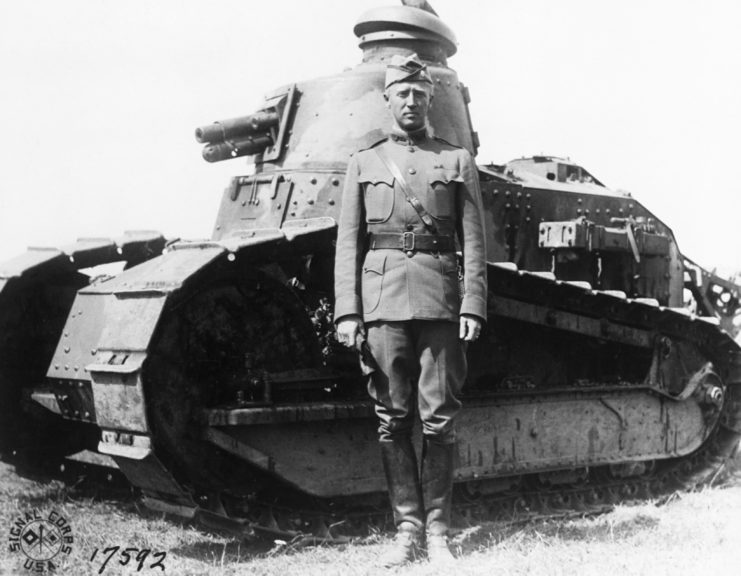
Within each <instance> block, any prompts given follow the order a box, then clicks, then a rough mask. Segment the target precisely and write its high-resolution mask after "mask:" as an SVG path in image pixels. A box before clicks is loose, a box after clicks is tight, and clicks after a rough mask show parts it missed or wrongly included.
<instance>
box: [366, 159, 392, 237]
mask: <svg viewBox="0 0 741 576" xmlns="http://www.w3.org/2000/svg"><path fill="white" fill-rule="evenodd" d="M358 182H360V183H361V184H362V185H363V189H364V192H365V219H366V222H368V223H370V224H377V223H379V222H386V220H388V219H389V218H390V217H391V213H392V212H393V211H394V177H393V176H391V174H389V173H388V172H384V171H381V170H364V171H363V173H362V174H361V175H360V177H359V178H358Z"/></svg>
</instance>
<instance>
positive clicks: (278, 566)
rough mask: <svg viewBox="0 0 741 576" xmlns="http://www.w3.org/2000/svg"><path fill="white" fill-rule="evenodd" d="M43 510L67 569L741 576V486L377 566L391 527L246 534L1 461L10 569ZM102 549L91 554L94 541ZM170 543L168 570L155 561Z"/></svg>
mask: <svg viewBox="0 0 741 576" xmlns="http://www.w3.org/2000/svg"><path fill="white" fill-rule="evenodd" d="M33 509H37V510H39V511H40V512H41V514H42V515H46V514H48V513H49V512H51V511H52V510H55V511H57V512H58V513H59V514H60V515H62V516H64V517H65V518H67V519H68V520H69V522H70V524H71V527H72V530H73V535H74V543H73V545H72V552H71V553H70V555H69V557H68V558H67V560H66V561H65V563H64V564H63V565H61V566H60V567H59V568H58V571H57V573H58V574H70V575H75V576H77V575H81V576H84V575H92V574H98V573H102V574H137V573H138V574H162V573H165V574H177V575H191V574H192V575H195V574H203V575H206V574H209V575H214V576H226V575H236V574H244V575H248V574H249V575H253V574H254V575H264V576H293V575H304V574H305V575H321V576H330V575H343V576H345V575H374V574H400V575H404V576H421V575H433V574H446V575H451V574H452V573H454V575H455V576H469V575H487V576H488V575H492V574H498V575H503V576H519V575H526V574H527V575H533V576H539V575H542V576H556V575H564V576H566V575H568V576H571V575H598V576H609V575H612V574H630V575H644V574H646V575H651V576H661V575H667V576H669V575H671V576H685V575H686V576H695V575H705V574H708V575H718V576H726V575H735V574H741V486H739V485H735V486H730V487H725V488H714V489H707V490H704V491H701V492H696V493H691V494H677V495H675V496H674V497H672V498H670V499H669V501H668V502H667V503H666V504H663V505H661V506H657V505H656V504H654V503H650V502H648V503H644V504H641V505H638V506H620V507H617V508H616V509H615V510H614V511H613V512H611V513H609V514H604V515H602V516H598V517H591V518H583V519H577V520H568V521H566V520H559V521H556V520H551V521H545V522H537V523H535V522H533V523H529V524H524V525H518V526H514V527H502V526H501V525H494V524H486V523H484V524H479V525H475V526H470V527H467V528H463V529H461V530H460V531H459V532H458V533H457V534H456V536H455V539H454V544H455V548H456V550H457V555H458V557H459V558H458V560H457V562H456V565H455V567H454V568H453V569H450V568H447V569H444V570H442V569H440V567H436V566H433V565H430V564H429V563H427V562H425V561H420V562H418V563H416V564H413V565H409V566H406V567H403V568H400V569H397V570H385V569H381V568H377V567H375V565H374V562H375V559H376V557H377V556H378V555H379V553H380V552H381V551H382V550H383V546H384V545H385V544H387V543H388V541H389V537H388V535H385V534H379V535H374V536H371V537H368V538H365V539H364V540H362V541H359V542H357V543H353V544H349V545H343V546H334V547H308V548H292V547H290V546H287V545H285V544H283V543H280V542H277V543H275V542H250V541H239V540H236V539H234V538H230V537H226V536H223V535H216V534H209V533H206V532H204V531H202V530H199V529H198V528H196V527H194V526H191V525H187V524H183V523H179V522H177V521H174V520H172V519H170V518H166V517H163V516H162V515H161V514H155V513H152V512H150V511H148V510H146V509H144V508H143V507H142V506H141V505H140V504H138V503H137V502H136V500H135V499H133V498H131V497H128V496H127V495H126V494H125V493H124V494H118V495H116V496H115V497H113V496H112V493H111V491H110V490H107V491H105V492H98V493H96V492H95V491H94V490H93V491H91V490H89V489H86V490H84V491H83V490H79V489H75V488H70V487H68V486H65V485H64V484H62V483H60V482H59V481H56V480H44V479H42V480H31V479H27V478H20V477H18V476H17V475H16V474H15V473H14V471H13V469H12V468H11V467H9V466H6V465H4V464H0V533H2V534H3V539H4V542H3V546H2V549H1V550H2V551H1V552H0V574H13V575H15V574H32V572H30V571H28V570H26V569H24V568H23V557H22V554H21V553H20V552H14V553H11V552H10V551H9V547H8V545H7V542H8V537H9V530H10V528H11V525H12V522H13V520H14V519H15V518H16V517H17V516H18V515H20V514H22V513H24V512H27V511H29V510H33ZM113 546H120V547H121V549H124V548H126V547H131V548H137V549H138V550H142V549H150V550H152V553H151V554H150V555H149V556H148V557H147V558H146V560H145V561H144V563H143V566H142V569H141V571H137V562H136V559H135V558H134V557H133V556H134V555H135V554H136V552H133V553H132V559H131V561H129V562H128V563H127V564H126V565H121V563H120V562H122V561H123V557H122V556H121V555H120V554H118V555H114V556H113V557H112V558H111V560H110V561H109V562H108V564H107V565H106V566H105V568H104V569H103V570H102V572H101V568H102V565H103V561H104V560H105V555H104V554H103V551H104V550H105V549H106V548H108V547H113ZM96 548H98V550H99V553H98V554H97V555H96V558H95V559H94V560H92V561H91V560H90V558H91V556H92V554H93V551H94V550H95V549H96ZM158 551H159V552H166V553H167V554H166V557H165V558H164V559H163V560H162V563H163V564H164V567H165V571H162V570H161V569H159V568H156V567H155V568H152V567H151V564H153V563H154V562H155V561H156V560H157V558H155V557H154V556H153V554H154V553H155V552H158Z"/></svg>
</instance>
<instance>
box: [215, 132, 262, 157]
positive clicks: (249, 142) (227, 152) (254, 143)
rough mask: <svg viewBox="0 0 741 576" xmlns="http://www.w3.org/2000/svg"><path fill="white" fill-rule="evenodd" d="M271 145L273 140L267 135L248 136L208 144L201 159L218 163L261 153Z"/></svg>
mask: <svg viewBox="0 0 741 576" xmlns="http://www.w3.org/2000/svg"><path fill="white" fill-rule="evenodd" d="M272 144H273V139H272V138H271V137H270V135H268V134H259V135H257V136H248V137H246V138H241V139H238V140H229V141H227V142H218V143H215V144H209V145H207V146H206V147H205V148H204V149H203V159H204V160H206V161H207V162H219V161H220V160H227V159H229V158H239V157H240V156H250V155H251V154H257V153H259V152H262V151H263V150H265V148H267V147H268V146H270V145H272Z"/></svg>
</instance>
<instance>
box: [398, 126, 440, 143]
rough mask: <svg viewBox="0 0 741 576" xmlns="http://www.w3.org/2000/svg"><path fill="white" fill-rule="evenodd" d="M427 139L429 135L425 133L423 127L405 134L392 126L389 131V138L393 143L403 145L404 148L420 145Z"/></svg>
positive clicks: (425, 128) (425, 129)
mask: <svg viewBox="0 0 741 576" xmlns="http://www.w3.org/2000/svg"><path fill="white" fill-rule="evenodd" d="M429 137H430V135H429V133H428V131H427V126H425V127H424V128H420V129H419V130H415V131H414V132H407V131H405V130H402V129H401V128H399V127H398V126H396V125H394V126H392V127H391V130H390V131H389V138H390V139H391V140H392V141H393V142H396V143H398V144H403V145H404V146H406V145H414V144H421V143H422V142H424V141H425V140H427V138H429Z"/></svg>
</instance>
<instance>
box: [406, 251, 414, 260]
mask: <svg viewBox="0 0 741 576" xmlns="http://www.w3.org/2000/svg"><path fill="white" fill-rule="evenodd" d="M412 256H414V252H412V251H411V250H407V258H411V257H412Z"/></svg>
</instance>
